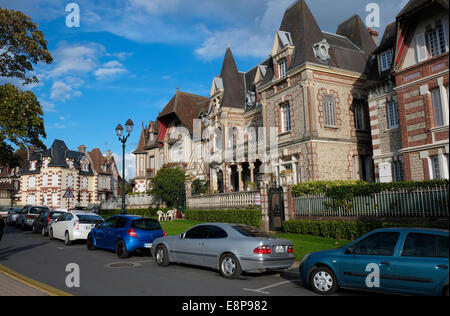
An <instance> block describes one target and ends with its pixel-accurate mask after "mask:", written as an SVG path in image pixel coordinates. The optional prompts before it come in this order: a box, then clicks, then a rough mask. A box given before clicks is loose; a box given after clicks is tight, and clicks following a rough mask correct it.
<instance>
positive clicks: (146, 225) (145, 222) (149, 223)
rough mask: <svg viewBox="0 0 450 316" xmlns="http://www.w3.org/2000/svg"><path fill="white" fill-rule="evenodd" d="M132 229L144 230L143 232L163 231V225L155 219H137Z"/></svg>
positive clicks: (132, 224)
mask: <svg viewBox="0 0 450 316" xmlns="http://www.w3.org/2000/svg"><path fill="white" fill-rule="evenodd" d="M131 227H133V228H137V229H142V230H160V229H161V225H160V224H159V223H158V222H157V221H155V220H153V219H148V218H141V219H135V220H134V221H133V222H132V223H131Z"/></svg>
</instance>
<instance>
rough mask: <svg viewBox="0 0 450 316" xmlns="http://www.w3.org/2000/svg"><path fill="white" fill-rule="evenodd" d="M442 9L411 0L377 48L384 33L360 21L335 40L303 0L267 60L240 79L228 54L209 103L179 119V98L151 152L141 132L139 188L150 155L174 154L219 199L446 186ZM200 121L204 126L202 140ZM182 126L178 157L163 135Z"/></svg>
mask: <svg viewBox="0 0 450 316" xmlns="http://www.w3.org/2000/svg"><path fill="white" fill-rule="evenodd" d="M443 8H444V9H445V8H448V0H410V1H409V2H408V4H407V5H406V6H405V8H404V9H403V10H402V11H401V12H400V13H399V15H398V16H397V20H396V21H395V22H393V23H391V24H389V25H388V26H387V27H386V30H385V32H384V35H383V38H382V39H381V41H380V43H379V44H378V33H377V32H375V31H373V30H371V29H370V28H369V29H368V28H366V26H365V25H364V23H363V21H362V20H361V18H360V17H359V16H358V15H354V16H352V17H350V18H349V19H347V20H346V21H343V22H342V23H340V24H339V25H338V26H337V30H336V33H335V34H332V33H328V32H324V31H322V30H321V29H320V27H319V25H318V24H317V22H316V20H315V18H314V16H313V15H312V13H311V11H310V10H309V8H308V6H307V4H306V1H305V0H299V1H296V2H295V3H294V4H292V5H291V6H290V7H289V8H287V9H286V11H285V14H284V16H283V20H282V22H281V25H280V28H279V30H278V31H277V32H276V33H275V34H274V44H273V48H272V51H271V52H268V53H270V56H269V58H268V59H266V60H264V61H263V62H262V63H260V64H258V65H256V66H255V67H253V68H252V69H250V70H249V71H247V72H242V71H239V69H238V67H237V65H236V62H235V59H234V57H233V53H232V50H231V48H230V47H228V48H227V50H226V53H225V57H224V60H223V64H222V70H221V72H220V75H219V76H217V77H216V78H213V80H212V85H211V91H210V95H209V97H208V99H206V100H205V99H204V98H203V99H202V98H201V97H198V96H196V97H198V98H199V100H198V102H190V103H189V102H188V103H183V104H180V105H179V106H178V107H177V108H176V111H175V110H174V107H173V104H174V100H176V99H177V96H178V98H179V96H180V92H178V93H177V95H176V96H175V97H174V99H173V100H172V101H171V102H170V103H169V104H168V105H167V106H166V108H165V110H164V111H163V113H161V115H160V116H159V117H158V120H157V122H156V123H150V125H149V128H150V126H153V124H154V126H153V127H152V129H153V131H155V130H157V131H158V133H159V134H158V135H157V137H156V138H157V139H158V141H157V142H156V141H154V143H152V145H149V144H148V143H147V139H148V135H149V131H148V130H149V128H143V132H142V136H141V141H140V143H139V148H138V149H137V150H136V152H135V153H136V155H137V158H136V159H137V160H136V163H137V166H138V169H139V170H140V171H139V173H138V174H139V177H143V178H144V179H147V180H141V179H140V178H139V177H138V181H141V182H142V183H144V182H145V181H148V180H149V179H150V178H151V176H152V174H150V175H148V174H145V172H144V171H145V170H146V168H148V167H146V166H148V161H149V160H148V158H147V159H146V158H145V157H148V156H149V155H150V156H152V155H153V156H154V157H158V154H159V155H164V157H165V159H166V161H165V162H166V163H167V162H168V161H167V158H168V157H170V155H171V154H170V151H171V150H175V152H178V153H179V154H180V155H181V156H182V157H183V159H179V160H178V161H183V162H184V167H185V168H186V170H189V173H190V174H191V175H192V176H193V177H199V178H201V179H209V180H210V186H211V188H210V191H211V192H214V193H228V192H236V191H248V190H254V189H256V188H257V187H258V186H259V185H261V184H264V185H265V184H268V183H274V182H277V183H278V184H281V185H292V184H295V183H299V182H306V181H311V180H365V181H382V182H390V181H402V180H423V179H434V178H445V177H446V178H448V116H449V112H448V111H449V110H448V16H447V15H446V13H445V12H444V10H443ZM422 55H423V56H422ZM181 113H188V116H189V119H187V117H188V116H185V117H184V119H181V115H183V114H181ZM196 115H197V116H196ZM194 119H198V120H199V121H200V122H201V125H200V126H201V128H200V130H201V131H202V134H200V136H199V134H196V128H195V127H194V128H192V127H191V126H192V124H193V123H192V122H193V121H194ZM187 121H189V123H187ZM177 126H183V127H186V128H187V130H188V132H187V133H186V135H190V136H191V141H188V140H185V142H188V143H186V145H185V146H184V147H183V146H182V147H183V150H184V151H183V152H182V153H180V152H179V151H177V150H179V149H177V148H180V147H177V146H174V145H173V144H175V142H176V141H177V140H175V141H174V140H170V139H168V138H167V135H166V133H167V131H168V129H170V127H172V128H173V127H177ZM205 130H206V131H207V132H206V134H205V133H204V131H205ZM162 132H163V133H164V134H161V133H162ZM146 137H147V138H146ZM156 138H154V139H156ZM270 140H274V141H275V143H276V146H275V148H271V147H269V146H270ZM171 142H173V143H171ZM264 142H265V144H266V147H264V148H263V147H262V145H263V144H264ZM157 143H159V145H158V144H157ZM152 146H153V147H152ZM158 147H159V148H158ZM162 148H164V150H163V149H162ZM261 148H263V150H261ZM152 150H153V151H152ZM172 152H174V151H172ZM252 153H256V154H254V155H251V154H252ZM274 156H275V158H273V157H274ZM188 157H195V158H196V159H194V160H192V159H191V158H188ZM145 161H146V162H147V165H145V166H144V165H143V163H142V162H145ZM172 161H173V159H172ZM195 163H196V165H195ZM150 165H151V166H153V164H151V163H150ZM162 165H163V164H160V165H159V166H158V167H157V168H156V170H157V169H158V168H159V167H161V166H162ZM153 169H154V168H150V169H149V170H152V171H153ZM261 180H262V181H261ZM146 186H148V182H147V183H146V184H142V188H144V187H146Z"/></svg>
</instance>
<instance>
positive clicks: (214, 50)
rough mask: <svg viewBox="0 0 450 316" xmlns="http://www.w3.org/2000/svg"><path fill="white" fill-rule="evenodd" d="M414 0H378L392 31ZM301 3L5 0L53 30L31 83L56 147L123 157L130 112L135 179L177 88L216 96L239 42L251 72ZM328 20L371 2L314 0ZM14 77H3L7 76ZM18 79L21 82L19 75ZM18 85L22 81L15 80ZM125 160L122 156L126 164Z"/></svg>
mask: <svg viewBox="0 0 450 316" xmlns="http://www.w3.org/2000/svg"><path fill="white" fill-rule="evenodd" d="M405 1H406V0H403V1H398V2H395V3H392V2H391V1H389V0H383V1H377V2H376V3H378V4H379V6H380V10H381V25H380V28H375V29H376V30H378V31H380V32H383V28H384V26H385V25H386V24H387V23H390V22H392V21H394V19H395V15H396V13H397V12H398V11H399V10H400V9H401V7H402V6H403V5H404V4H405ZM71 2H74V3H77V4H78V5H79V7H80V23H81V25H80V27H79V28H68V27H67V26H66V24H65V21H66V16H67V14H68V13H67V12H65V8H66V5H67V4H68V3H71ZM293 2H294V1H293V0H245V1H244V0H108V1H106V0H103V1H98V0H78V1H67V0H0V6H1V7H4V8H9V9H15V10H21V11H23V12H25V13H26V14H27V15H29V16H31V18H32V19H33V21H35V22H36V23H37V24H38V25H39V28H40V29H41V30H42V31H43V32H44V34H45V37H46V39H47V41H48V46H49V49H50V51H51V53H52V55H53V57H54V63H53V64H51V65H37V66H36V67H35V72H36V74H37V75H38V78H39V79H40V84H39V85H37V86H30V87H26V88H29V89H32V90H33V91H34V92H35V94H36V95H37V96H38V99H39V101H40V102H41V105H42V106H43V108H44V112H45V117H44V119H45V126H46V132H47V139H46V140H45V143H46V145H47V146H50V145H51V144H52V142H53V140H54V139H55V138H58V139H62V140H64V141H65V142H66V143H67V145H68V146H69V148H71V149H76V148H77V147H78V146H79V145H81V144H83V145H86V146H87V147H88V150H92V148H95V147H98V148H100V149H101V150H102V151H103V152H106V151H107V150H108V149H110V150H111V151H112V152H113V153H116V154H117V155H118V158H120V159H118V160H119V161H121V151H122V149H121V144H120V143H119V141H118V140H117V138H116V136H115V133H114V129H115V127H116V125H117V124H118V123H122V124H124V123H125V121H126V120H127V119H128V118H131V119H132V120H133V121H134V123H135V130H134V132H133V133H132V136H131V138H130V140H129V141H128V143H127V153H128V154H127V163H126V165H127V168H126V171H127V173H128V176H127V178H128V177H133V176H134V158H133V156H132V155H131V154H130V152H131V151H132V150H133V149H134V148H135V147H136V146H137V142H138V140H139V135H140V131H141V128H142V122H144V123H145V124H147V123H148V121H150V120H155V118H156V117H157V115H158V112H159V111H161V110H162V108H163V107H164V105H165V104H167V102H168V101H169V100H170V99H171V97H172V96H173V94H174V93H175V92H176V90H177V86H179V87H180V90H182V91H185V92H190V93H195V94H200V95H203V96H207V95H208V94H209V90H210V87H211V81H212V79H213V78H214V77H215V76H216V75H218V74H219V73H220V70H221V64H222V58H223V56H224V53H225V50H226V47H227V42H228V41H230V44H231V48H232V50H233V53H234V55H235V58H236V61H237V64H238V68H239V69H240V70H242V71H247V70H249V69H250V68H252V67H254V66H255V65H257V64H258V63H259V62H261V61H263V60H264V59H266V58H267V56H268V55H269V54H270V52H271V46H272V44H273V39H274V34H275V32H276V30H277V29H278V27H279V25H280V23H281V19H282V16H283V13H284V10H285V9H286V8H287V7H288V6H289V5H290V4H291V3H293ZM307 2H308V5H309V7H310V9H311V11H312V13H313V15H314V16H315V17H316V19H317V21H318V23H319V26H320V27H321V28H322V29H323V30H325V31H328V32H333V33H334V32H335V31H336V28H337V25H338V24H339V23H340V22H342V21H344V20H345V19H347V18H349V17H350V16H352V15H354V14H355V13H357V14H359V15H360V16H361V17H362V19H363V21H364V20H365V17H366V15H367V13H366V12H365V8H366V5H367V4H368V3H370V2H374V1H363V0H339V1H331V0H314V1H313V0H309V1H307ZM4 81H5V79H2V78H0V83H1V82H4ZM13 82H14V81H13ZM14 83H16V84H17V82H14ZM120 168H121V163H119V169H120Z"/></svg>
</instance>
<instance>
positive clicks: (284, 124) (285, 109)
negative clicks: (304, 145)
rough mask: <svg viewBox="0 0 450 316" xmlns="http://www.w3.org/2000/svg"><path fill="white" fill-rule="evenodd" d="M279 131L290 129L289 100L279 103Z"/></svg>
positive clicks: (283, 131)
mask: <svg viewBox="0 0 450 316" xmlns="http://www.w3.org/2000/svg"><path fill="white" fill-rule="evenodd" d="M280 114H281V133H288V132H290V131H291V130H292V125H291V123H292V121H291V105H290V103H289V102H287V103H284V104H282V105H280Z"/></svg>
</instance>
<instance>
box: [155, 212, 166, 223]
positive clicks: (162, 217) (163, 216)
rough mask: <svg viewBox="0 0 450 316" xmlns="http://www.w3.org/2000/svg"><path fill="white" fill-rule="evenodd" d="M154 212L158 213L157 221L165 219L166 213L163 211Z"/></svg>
mask: <svg viewBox="0 0 450 316" xmlns="http://www.w3.org/2000/svg"><path fill="white" fill-rule="evenodd" d="M156 214H157V215H158V222H161V221H165V220H166V214H164V212H163V211H158V212H156Z"/></svg>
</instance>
